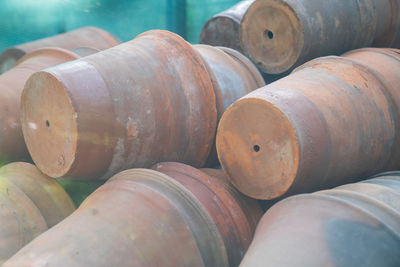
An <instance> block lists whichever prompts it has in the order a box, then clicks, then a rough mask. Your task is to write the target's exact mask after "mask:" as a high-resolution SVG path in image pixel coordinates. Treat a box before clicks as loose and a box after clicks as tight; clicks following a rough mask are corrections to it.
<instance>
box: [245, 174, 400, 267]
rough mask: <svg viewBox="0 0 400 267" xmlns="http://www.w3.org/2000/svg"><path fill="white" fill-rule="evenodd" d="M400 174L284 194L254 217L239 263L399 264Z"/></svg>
mask: <svg viewBox="0 0 400 267" xmlns="http://www.w3.org/2000/svg"><path fill="white" fill-rule="evenodd" d="M399 247H400V178H399V176H398V174H385V176H380V177H376V178H374V179H371V180H367V181H364V182H362V183H357V184H348V185H344V186H340V187H338V188H334V189H332V190H326V191H320V192H317V193H314V194H305V195H298V196H294V197H290V198H288V199H285V200H283V201H281V202H279V203H278V204H276V205H274V206H273V207H272V208H271V209H270V210H268V211H267V213H266V214H265V215H264V217H263V218H262V220H261V221H260V223H259V225H258V227H257V231H256V234H255V237H254V240H253V242H252V244H251V246H250V248H249V250H248V252H247V253H246V255H245V257H244V259H243V261H242V263H241V265H240V266H242V267H247V266H251V267H257V266H263V267H264V266H282V267H286V266H288V267H289V266H367V267H374V266H399V265H400V257H399Z"/></svg>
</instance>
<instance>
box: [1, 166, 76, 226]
mask: <svg viewBox="0 0 400 267" xmlns="http://www.w3.org/2000/svg"><path fill="white" fill-rule="evenodd" d="M1 179H5V180H8V181H9V182H12V183H13V184H15V185H16V186H17V187H18V188H19V189H21V190H22V192H24V194H25V195H26V196H27V197H28V198H29V199H31V200H32V202H33V203H34V204H35V205H36V207H37V208H38V209H39V211H40V213H41V214H42V216H43V218H44V219H45V221H46V224H47V226H48V227H49V228H50V227H53V226H54V225H56V224H57V223H59V222H60V221H61V220H63V219H64V218H65V217H67V216H68V215H70V214H71V213H72V212H73V211H74V210H75V206H74V204H73V202H72V200H71V198H70V196H69V195H68V194H67V193H66V192H65V190H64V189H63V188H62V187H61V186H60V185H59V184H58V183H57V182H56V181H55V180H54V179H53V178H50V177H48V176H46V175H44V174H43V173H41V172H40V171H39V170H38V169H37V168H36V167H35V166H34V165H32V164H29V163H25V162H13V163H10V164H7V165H5V166H3V167H2V168H0V180H1Z"/></svg>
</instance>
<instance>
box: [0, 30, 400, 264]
mask: <svg viewBox="0 0 400 267" xmlns="http://www.w3.org/2000/svg"><path fill="white" fill-rule="evenodd" d="M86 34H87V33H83V35H84V36H85V35H86ZM103 36H104V35H103ZM106 36H108V35H106ZM77 40H79V38H77ZM113 40H115V39H113ZM96 42H97V41H96ZM46 45H47V44H46ZM76 45H77V47H79V46H81V45H82V44H76ZM85 45H87V44H85ZM113 45H115V44H109V46H113ZM67 49H73V50H72V51H70V50H67ZM100 49H104V47H96V48H91V47H85V48H82V47H81V48H78V49H74V48H71V47H66V48H44V49H40V50H36V51H33V52H29V53H27V54H26V55H25V56H23V57H22V58H21V59H19V61H18V63H17V64H16V66H14V67H13V68H12V69H10V70H8V71H7V72H5V73H4V74H2V75H1V76H0V86H3V85H4V89H3V91H4V92H6V93H5V94H4V96H8V95H12V96H13V97H12V98H11V97H10V98H4V99H1V97H0V103H4V105H3V104H2V106H4V109H5V112H6V113H5V114H6V115H5V116H4V118H3V119H2V122H1V123H2V124H4V126H3V127H2V131H3V133H2V136H3V137H4V138H2V139H1V140H0V148H1V150H0V155H1V156H2V159H1V160H2V161H3V162H11V161H19V160H26V159H28V160H29V156H31V158H32V160H33V162H34V163H35V164H36V165H37V167H38V168H39V169H40V171H41V172H43V174H41V173H40V172H38V171H37V170H36V169H35V170H33V169H32V170H31V171H32V172H38V173H39V174H40V175H48V176H50V177H54V178H61V177H62V178H63V179H77V180H88V181H89V180H91V181H93V180H103V181H104V180H107V182H106V183H105V184H104V185H103V186H101V187H100V188H99V189H98V190H97V191H96V192H95V193H93V194H92V195H91V196H90V197H88V198H87V199H86V200H85V201H84V202H83V204H82V205H81V206H80V207H79V209H78V210H77V211H75V212H74V213H72V215H70V216H69V217H68V218H67V219H65V220H63V221H62V222H61V223H59V224H57V225H56V226H54V227H52V228H51V229H50V230H48V231H47V232H45V233H44V234H42V235H41V236H39V237H38V238H36V239H35V240H34V241H33V242H31V243H30V244H29V245H27V246H26V247H25V248H23V249H22V250H21V251H20V252H18V253H17V254H16V255H15V256H14V257H12V258H11V259H10V260H9V261H8V262H7V263H5V266H56V265H64V266H71V265H72V266H88V265H93V266H110V265H118V266H132V265H133V266H237V265H239V264H240V262H241V260H242V258H243V256H244V254H245V252H246V250H247V248H248V246H249V245H250V242H251V240H252V236H253V232H254V230H255V227H256V225H257V223H258V221H259V219H260V218H261V216H262V211H261V209H260V206H259V203H258V202H257V201H256V200H254V199H250V198H249V197H251V198H255V199H268V200H270V199H276V198H281V197H285V196H289V195H292V194H297V193H303V192H312V191H315V190H318V189H325V188H331V187H333V186H338V185H342V184H346V183H349V182H354V181H356V180H360V179H365V178H367V177H369V176H370V175H373V174H376V173H379V172H382V171H389V170H395V169H398V160H399V157H400V155H399V153H400V152H399V149H400V147H399V142H400V132H399V130H398V127H397V125H399V124H400V121H399V120H400V113H399V105H400V102H399V101H400V93H397V89H398V84H399V82H400V54H399V51H398V50H395V49H377V48H368V49H360V50H354V51H351V52H348V53H346V54H345V55H343V56H341V57H333V56H331V57H325V58H318V59H315V60H313V61H310V62H308V63H306V64H304V65H302V66H300V67H299V68H297V69H296V70H295V71H293V73H291V74H290V75H288V76H287V77H285V78H283V79H281V80H279V81H276V82H275V83H272V84H269V85H267V86H265V83H264V80H263V79H262V76H261V74H260V72H259V71H258V70H257V68H256V67H255V65H253V64H252V63H251V61H249V60H248V59H247V58H246V57H244V56H243V55H242V54H240V53H239V52H237V51H235V50H232V49H229V48H225V47H211V46H206V45H190V44H188V43H187V42H186V41H184V40H183V39H182V38H180V37H179V36H177V35H175V34H173V33H170V32H167V31H158V30H157V31H149V32H146V33H143V34H141V35H139V36H137V37H136V38H135V39H133V40H132V41H129V42H126V43H122V44H120V45H116V46H114V47H111V48H108V49H105V50H104V51H100ZM0 59H1V57H0ZM7 62H8V63H7V64H10V63H9V61H7ZM0 64H1V62H0ZM263 86H264V87H263ZM257 88H259V89H257ZM255 89H257V90H255ZM253 90H255V91H253ZM20 96H21V98H20ZM19 106H20V107H21V109H20V110H19V109H18V107H19ZM19 118H21V120H20V119H19ZM219 121H220V123H219V126H218V122H219ZM217 126H218V131H216V129H217ZM24 141H25V142H24ZM25 143H26V147H25ZM2 147H4V149H3V148H2ZM13 147H15V148H13ZM17 148H18V149H17ZM27 150H28V151H29V154H28V153H27ZM217 155H218V159H219V161H220V163H221V166H222V170H219V171H218V170H215V169H198V168H202V167H205V166H212V167H214V166H216V165H217V164H218V163H217ZM166 161H174V162H175V161H176V162H181V163H173V162H167V163H159V162H166ZM183 163H186V164H188V165H185V164H183ZM20 164H22V163H20ZM11 165H12V164H11ZM11 165H7V166H11ZM189 165H191V166H193V167H190V166H189ZM7 166H6V167H7ZM6 167H4V168H6ZM30 168H33V167H32V166H31V167H30ZM131 168H152V170H150V169H131ZM16 169H17V170H20V169H21V170H22V169H23V168H22V167H21V168H20V167H18V168H16ZM128 169H130V170H128ZM121 171H122V172H121ZM21 175H22V176H24V175H28V174H21ZM396 179H397V178H390V179H388V180H390V181H391V182H390V183H389V184H390V185H388V187H390V188H392V189H390V190H392V191H396V190H397V189H396V188H397V187H396V186H397V182H398V181H397V180H396ZM375 180H376V179H375ZM375 180H374V181H375ZM392 180H393V181H392ZM231 183H232V184H231ZM233 186H234V187H235V188H236V189H237V190H239V191H240V192H241V193H240V192H239V191H236V189H235V188H234V187H233ZM384 186H387V185H386V184H385V185H384ZM355 187H357V188H358V187H362V186H353V185H348V186H347V187H346V188H347V189H348V190H350V191H357V194H358V193H359V194H361V193H362V194H367V193H366V191H368V190H367V189H365V190H362V189H360V190H358V189H357V190H353V188H355ZM7 188H8V187H7ZM9 188H12V185H10V186H9ZM347 189H346V190H347ZM380 189H381V188H380ZM13 190H14V189H13ZM335 190H336V189H335ZM335 190H332V191H333V193H332V195H335V194H336V193H335V192H336V191H335ZM371 190H372V189H371ZM382 190H383V189H382ZM385 190H386V189H385ZM387 190H389V189H387ZM387 190H386V191H387ZM390 190H389V191H390ZM8 191H9V189H6V190H5V191H4V192H6V193H7V194H8ZM14 191H16V190H14ZM386 191H385V192H386ZM392 191H390V192H389V193H387V194H388V195H389V194H390V200H388V199H382V198H380V196H381V194H379V196H378V194H376V195H373V197H372V198H374V199H376V200H379V201H380V203H379V204H376V203H375V204H374V208H370V209H369V208H368V209H367V208H365V207H364V206H365V205H366V204H365V205H364V204H358V203H359V202H357V201H358V199H356V198H351V197H348V196H347V195H346V196H342V195H343V194H342V195H341V196H340V197H337V198H338V199H339V200H338V201H336V200H335V201H333V200H332V199H329V201H328V202H329V205H332V207H336V210H335V209H334V208H331V209H328V210H325V211H326V212H327V213H328V214H329V216H332V218H334V219H335V218H337V217H339V218H342V217H341V216H342V213H343V214H347V213H346V208H347V206H349V205H350V204H349V205H344V206H346V207H344V206H343V205H342V206H341V205H339V204H337V203H342V202H343V201H347V202H350V203H351V205H350V206H352V207H353V206H357V207H356V208H355V209H358V210H359V209H361V210H362V211H363V212H367V213H368V214H369V215H370V214H372V216H373V217H374V218H378V219H377V221H376V222H375V221H369V217H368V218H366V217H362V216H361V217H357V218H356V219H354V218H353V217H351V216H350V215H349V216H350V217H349V218H347V217H346V218H345V219H346V220H350V224H351V222H353V221H354V222H356V223H358V224H357V225H353V226H355V228H357V229H360V232H357V237H360V239H357V240H356V241H360V240H361V241H360V242H362V241H363V240H367V239H365V237H366V236H370V235H371V233H376V235H375V236H373V237H374V238H376V239H373V238H372V237H371V239H368V240H367V241H368V242H372V243H374V242H376V243H378V242H383V243H385V244H387V245H385V246H384V247H383V248H382V249H381V250H379V251H378V252H377V253H375V254H374V255H372V256H371V259H370V262H371V263H376V262H380V263H382V264H383V266H396V264H398V263H399V262H400V261H399V259H397V258H396V257H395V253H394V251H395V250H393V248H398V245H399V239H398V237H397V235H398V232H396V231H397V228H395V226H393V225H395V224H396V223H399V222H400V220H399V216H400V214H399V213H398V210H397V208H398V207H397V206H396V204H395V203H396V201H397V202H398V200H399V198H398V197H399V196H398V195H397V194H398V193H396V192H392ZM63 192H64V191H63ZM368 192H369V191H368ZM64 193H65V192H64ZM242 193H243V194H242ZM319 194H320V193H317V195H318V196H319ZM327 194H328V195H329V194H330V193H327ZM245 195H247V196H245ZM367 195H368V196H370V195H369V194H367ZM324 196H325V195H324ZM335 196H336V195H335ZM346 197H348V198H346ZM370 197H371V196H370ZM297 198H305V199H306V200H305V201H304V203H303V204H301V205H300V206H301V207H303V208H304V209H305V211H304V212H303V213H304V214H303V215H304V219H301V220H296V219H297V218H303V217H301V216H300V215H299V212H298V210H299V209H298V208H296V205H295V204H291V203H296V202H297ZM314 198H315V199H314ZM332 198H333V197H332ZM293 199H295V200H292V199H288V200H284V201H283V202H280V203H278V204H277V205H276V206H274V207H273V208H272V209H271V210H270V211H268V212H267V214H266V215H264V218H263V219H262V221H261V223H260V224H259V227H258V229H257V232H256V238H255V239H254V242H253V244H252V245H251V249H250V250H249V252H248V253H247V256H246V257H245V259H244V261H243V263H242V264H243V266H256V265H257V264H258V265H260V266H261V265H263V266H265V265H266V262H267V261H269V259H271V261H270V264H271V266H276V265H282V266H285V264H286V265H287V266H293V264H294V263H296V262H299V266H310V265H318V264H320V263H322V262H328V261H327V259H329V260H331V261H332V265H334V264H335V263H336V262H335V260H343V261H345V263H343V264H350V265H351V264H352V263H354V262H359V261H360V260H361V259H362V258H363V257H364V258H365V255H366V253H368V251H370V250H371V249H370V248H368V249H366V250H356V251H355V252H354V251H353V252H354V255H352V257H351V259H350V258H349V259H347V258H346V257H345V256H346V254H343V253H346V251H348V249H349V248H350V247H351V246H353V245H354V243H353V245H352V243H351V242H346V241H347V239H340V240H339V239H335V240H334V239H329V238H330V237H331V235H330V234H329V233H330V232H328V233H327V234H326V235H323V234H322V232H318V231H317V229H313V228H312V227H310V229H309V231H303V232H302V233H303V235H300V236H298V238H297V239H296V238H294V237H293V236H294V235H296V231H300V232H301V231H302V229H303V227H305V226H307V224H308V223H310V221H311V222H313V223H314V224H315V225H322V226H319V227H320V228H321V227H325V226H326V225H325V223H326V222H325V221H323V220H322V219H321V221H318V218H319V216H322V217H323V218H325V217H324V216H325V215H321V210H323V208H315V209H314V208H310V207H309V205H308V201H310V202H311V203H315V206H316V207H318V205H321V206H322V207H330V206H329V205H328V204H324V203H322V204H319V203H320V202H321V201H322V202H323V201H325V200H326V199H323V200H321V199H322V197H314V195H312V196H311V197H308V196H298V197H294V198H293ZM310 199H311V200H310ZM17 200H18V198H17V197H14V198H12V200H11V202H13V201H16V202H18V201H17ZM9 201H10V200H9ZM368 201H369V200H368ZM33 202H34V201H33ZM299 202H300V201H299ZM381 202H382V203H381ZM5 203H6V202H5ZM7 203H8V202H7ZM281 203H285V204H281ZM286 203H289V204H286ZM368 203H369V202H368ZM35 204H36V203H35ZM7 205H9V206H10V204H7ZM286 205H287V206H288V208H287V209H292V210H291V211H290V212H292V213H293V215H292V216H293V217H291V218H289V217H288V218H289V221H290V223H292V224H289V223H288V222H286V221H285V218H283V219H280V217H279V216H281V215H279V216H278V215H274V214H281V213H282V214H286V211H282V212H281V211H280V210H281V209H282V210H284V209H285V207H286ZM386 206H389V208H390V212H391V213H390V216H389V215H387V216H389V217H390V219H386V217H384V216H383V215H382V217H380V216H381V214H383V213H384V212H386V209H387V207H386ZM13 207H14V208H15V209H16V210H17V213H18V212H20V211H19V210H18V209H19V207H17V206H15V205H14V206H13ZM282 207H283V208H282ZM360 207H361V208H360ZM368 207H369V206H368ZM25 209H27V211H31V209H34V208H26V207H25ZM306 209H307V210H306ZM8 210H9V209H8ZM39 210H40V208H39ZM40 211H41V210H40ZM24 212H26V211H23V212H20V213H21V214H24V215H20V218H23V219H22V221H24V220H25V219H26V218H27V217H26V214H25V213H24ZM41 212H42V214H43V211H41ZM280 212H281V213H280ZM292 213H290V214H292ZM300 213H302V212H300ZM37 214H39V215H40V213H37ZM271 214H272V215H271ZM288 214H289V213H288ZM66 215H67V214H64V217H65V216H66ZM24 216H25V217H24ZM282 216H283V217H284V215H282ZM313 216H314V217H313ZM346 216H347V215H346ZM385 216H386V215H385ZM36 217H37V218H39V217H40V216H36ZM42 217H44V215H43V216H42ZM344 217H345V215H343V218H344ZM29 218H30V217H29ZM32 218H34V216H33V217H32ZM265 218H266V219H265ZM316 218H317V219H316ZM18 220H19V221H21V219H18ZM26 220H29V219H26ZM352 220H353V221H352ZM339 221H340V220H339ZM31 222H37V224H38V225H39V222H38V221H35V220H33V219H32V221H30V223H31ZM57 222H58V221H57ZM329 222H330V220H328V226H329V227H330V226H332V228H331V229H328V230H329V231H334V232H335V233H340V234H343V235H345V234H346V231H349V228H347V225H349V221H345V222H344V224H341V223H340V222H339V223H337V224H334V225H330V224H329ZM296 223H297V225H296ZM377 223H379V227H375V228H368V231H362V229H363V228H362V227H359V226H360V225H362V226H364V225H366V226H365V227H367V226H370V225H372V226H376V224H377ZM43 225H44V224H42V226H43ZM53 225H54V224H51V226H53ZM274 225H282V229H278V228H277V227H276V226H274ZM51 226H48V227H51ZM24 227H25V226H24ZM32 227H33V228H35V227H36V224H35V226H32ZM285 227H289V228H290V229H295V230H293V231H294V232H293V233H292V234H290V235H288V234H287V231H286V229H285ZM307 227H308V226H307ZM0 228H1V227H0ZM39 228H40V230H38V229H35V230H37V231H36V232H33V231H31V232H30V233H29V238H28V237H27V238H26V241H25V242H23V243H20V245H19V248H20V247H22V246H23V245H25V244H26V243H27V242H29V241H30V240H32V239H33V238H34V237H36V236H37V235H38V234H39V233H41V232H43V231H44V230H46V229H47V228H46V229H45V228H44V227H39ZM271 229H272V230H271ZM296 229H297V230H296ZM307 229H308V228H307ZM318 229H319V228H318ZM388 229H389V230H388ZM2 231H3V230H2V229H0V233H1V232H2ZM271 231H272V232H273V233H274V234H271V233H270V232H271ZM321 231H322V230H321ZM382 231H383V232H382ZM391 231H392V232H391ZM10 233H12V231H10ZM9 236H11V237H12V236H14V237H15V238H19V237H17V236H16V235H15V234H13V235H11V234H10V235H9ZM311 237H313V238H315V243H312V242H310V244H308V242H307V238H311ZM24 238H25V237H24ZM274 238H275V239H276V240H281V241H282V242H281V243H282V245H280V246H279V247H274V246H273V245H271V244H274V242H276V241H275V239H274ZM321 239H322V241H321ZM15 240H17V239H15ZM1 242H3V240H2V241H1ZM4 242H6V243H8V242H10V241H4ZM324 242H326V243H324ZM6 243H4V244H6ZM295 244H296V248H295ZM321 244H325V245H324V247H326V248H327V250H326V251H324V250H322V249H320V251H321V253H322V254H321V255H322V256H321V257H313V255H312V251H315V249H317V248H321ZM355 244H358V243H355ZM297 245H302V247H303V248H304V249H302V250H301V253H298V250H297ZM389 245H393V246H394V247H393V246H392V247H391V246H389ZM307 246H309V247H307ZM343 248H347V249H343ZM15 252H16V251H13V253H15ZM341 253H342V254H341ZM363 253H364V254H363ZM271 255H274V257H273V256H271ZM284 255H290V256H289V257H287V256H286V257H285V256H284ZM9 256H11V255H8V257H9ZM264 256H265V257H266V258H263V257H264ZM392 256H393V257H392ZM387 257H389V258H387ZM5 259H6V258H5ZM5 259H3V260H5ZM291 260H293V261H291ZM338 264H339V265H340V264H341V262H339V263H338ZM393 264H394V265H393ZM371 266H372V265H371Z"/></svg>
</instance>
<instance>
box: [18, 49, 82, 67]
mask: <svg viewBox="0 0 400 267" xmlns="http://www.w3.org/2000/svg"><path fill="white" fill-rule="evenodd" d="M42 55H44V56H48V55H53V56H55V57H57V56H59V57H65V59H66V61H70V60H75V59H78V58H80V56H79V55H78V54H77V53H74V52H72V51H70V50H67V49H64V48H60V47H43V48H39V49H35V50H33V51H32V52H29V53H27V54H25V55H24V56H23V57H22V58H20V59H19V60H18V61H17V64H16V65H15V66H18V65H19V64H21V63H22V62H25V61H27V60H28V59H31V58H34V57H40V56H42Z"/></svg>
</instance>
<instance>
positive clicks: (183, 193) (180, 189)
mask: <svg viewBox="0 0 400 267" xmlns="http://www.w3.org/2000/svg"><path fill="white" fill-rule="evenodd" d="M118 180H130V181H132V182H138V183H140V182H142V183H143V184H144V185H146V186H148V187H150V188H152V190H154V191H156V192H157V193H159V194H162V195H164V196H165V197H166V198H168V196H167V195H166V194H165V193H163V190H160V186H162V187H164V188H166V189H167V190H168V191H169V192H171V193H172V194H174V195H175V196H177V197H178V198H180V199H182V200H183V202H182V203H179V204H182V206H181V207H183V208H184V209H186V211H187V210H191V212H192V213H195V214H197V215H198V216H199V218H201V219H202V220H203V222H204V223H205V224H206V225H207V226H206V227H207V228H208V229H209V232H210V233H211V235H213V236H214V237H215V239H216V240H214V241H216V243H215V247H214V248H212V247H211V246H207V248H206V250H207V251H208V252H207V251H205V250H204V248H203V249H199V251H200V254H201V255H202V258H203V260H204V259H205V258H209V252H210V249H217V248H218V249H219V250H220V251H219V252H217V253H212V254H214V255H222V259H220V260H219V261H218V260H217V261H216V262H218V263H220V264H221V263H222V266H228V255H227V251H226V250H225V246H224V241H223V238H222V236H221V234H220V232H219V230H218V227H217V225H216V224H215V223H214V220H213V219H212V217H211V216H210V214H209V213H208V212H207V210H206V209H205V208H204V206H203V205H202V203H201V202H200V201H199V200H198V199H197V198H196V196H195V195H194V194H193V193H192V192H191V191H190V190H188V189H186V188H185V187H184V186H183V185H182V184H180V183H179V182H178V181H175V179H173V178H171V177H170V176H168V175H166V174H164V173H162V172H159V171H156V170H153V169H144V168H137V169H128V170H125V171H122V172H119V173H117V174H116V175H114V176H113V177H111V178H110V179H109V180H107V182H106V184H107V183H110V182H115V181H118ZM168 191H167V192H168ZM170 201H171V203H172V205H173V206H175V205H176V201H174V200H170ZM183 213H184V214H185V211H184V212H183ZM188 215H189V214H188ZM183 218H184V219H185V221H187V222H188V227H189V229H190V231H191V233H192V234H193V237H194V239H195V240H196V243H197V242H198V241H197V240H198V238H199V234H202V233H201V232H198V233H196V229H192V228H193V227H194V226H195V225H197V224H198V223H200V224H201V223H202V222H199V221H197V220H192V221H193V222H192V223H190V220H188V217H187V215H186V216H185V215H183ZM198 247H199V248H202V246H198ZM202 250H203V251H202ZM213 252H214V251H213ZM214 259H216V258H214ZM212 261H213V259H211V260H210V263H216V262H212ZM206 265H207V264H206Z"/></svg>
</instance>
